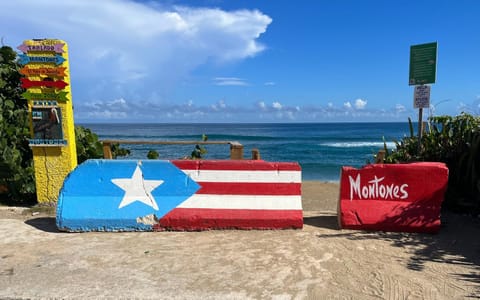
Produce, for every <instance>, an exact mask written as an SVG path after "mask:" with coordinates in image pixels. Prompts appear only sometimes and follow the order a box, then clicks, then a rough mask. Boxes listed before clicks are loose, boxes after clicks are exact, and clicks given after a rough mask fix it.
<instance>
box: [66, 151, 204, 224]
mask: <svg viewBox="0 0 480 300" xmlns="http://www.w3.org/2000/svg"><path fill="white" fill-rule="evenodd" d="M106 165H108V167H105V166H106ZM199 188H200V186H199V185H198V184H197V183H196V182H195V181H193V180H192V179H191V178H190V177H189V176H188V175H187V174H185V173H184V172H182V171H181V170H180V169H179V168H177V167H176V166H175V165H173V164H172V163H171V162H169V161H161V160H155V161H133V160H122V161H118V160H114V161H112V160H88V161H86V162H84V163H83V164H81V165H80V166H78V167H77V169H75V170H74V171H73V172H72V173H71V175H69V177H67V179H66V180H65V182H64V186H63V188H62V190H61V192H60V196H59V199H58V205H57V227H58V228H59V229H60V230H67V231H129V230H130V231H131V230H152V225H154V223H155V221H156V220H157V219H160V218H162V217H163V216H164V215H166V214H167V213H168V212H170V211H171V210H172V209H174V208H175V207H177V206H178V205H179V204H181V203H182V202H183V201H185V200H186V199H188V198H189V197H190V196H191V195H193V194H195V192H196V191H197V190H198V189H199Z"/></svg>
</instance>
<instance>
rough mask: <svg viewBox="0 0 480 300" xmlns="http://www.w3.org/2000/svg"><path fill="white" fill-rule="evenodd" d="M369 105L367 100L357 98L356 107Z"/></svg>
mask: <svg viewBox="0 0 480 300" xmlns="http://www.w3.org/2000/svg"><path fill="white" fill-rule="evenodd" d="M365 106H367V101H365V100H362V99H357V100H355V108H356V109H364V108H365Z"/></svg>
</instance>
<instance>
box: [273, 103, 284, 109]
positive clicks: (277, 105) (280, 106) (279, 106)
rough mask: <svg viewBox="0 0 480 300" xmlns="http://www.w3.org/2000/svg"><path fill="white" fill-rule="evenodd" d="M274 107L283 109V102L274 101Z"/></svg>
mask: <svg viewBox="0 0 480 300" xmlns="http://www.w3.org/2000/svg"><path fill="white" fill-rule="evenodd" d="M272 107H273V108H274V109H278V110H280V109H282V104H281V103H280V102H278V101H275V102H273V103H272Z"/></svg>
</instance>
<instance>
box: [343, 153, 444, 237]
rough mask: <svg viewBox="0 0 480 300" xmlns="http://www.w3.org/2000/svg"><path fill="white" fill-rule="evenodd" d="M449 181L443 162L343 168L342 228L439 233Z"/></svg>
mask: <svg viewBox="0 0 480 300" xmlns="http://www.w3.org/2000/svg"><path fill="white" fill-rule="evenodd" d="M447 184H448V168H447V167H446V166H445V164H443V163H430V162H428V163H412V164H375V165H368V166H366V167H364V168H362V169H355V168H351V167H343V168H342V174H341V181H340V199H339V205H338V220H339V225H340V228H348V229H363V230H380V231H400V232H429V233H434V232H437V231H438V230H439V229H440V209H441V205H442V202H443V199H444V193H445V190H446V188H447Z"/></svg>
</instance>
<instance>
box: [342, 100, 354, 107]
mask: <svg viewBox="0 0 480 300" xmlns="http://www.w3.org/2000/svg"><path fill="white" fill-rule="evenodd" d="M343 107H344V108H346V109H351V108H352V104H351V103H350V101H347V102H345V103H343Z"/></svg>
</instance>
